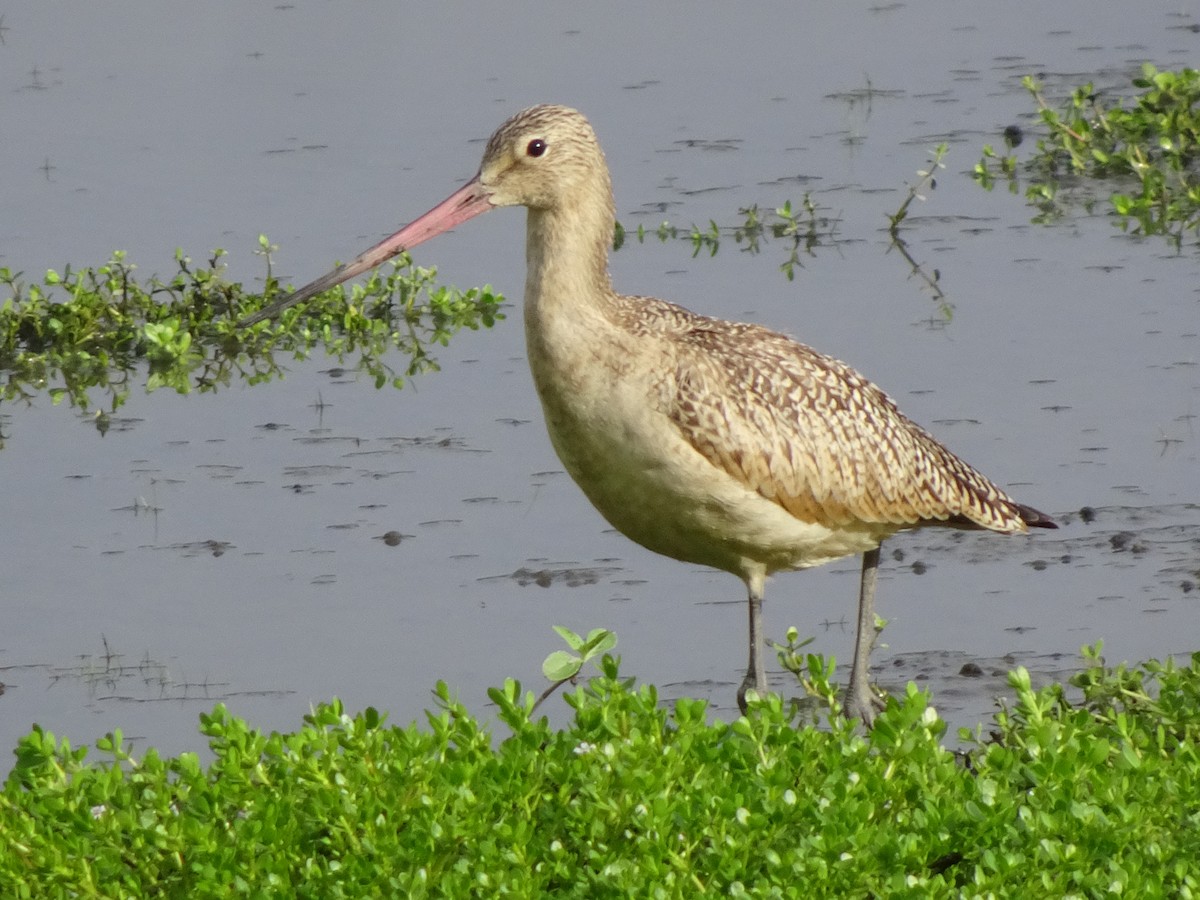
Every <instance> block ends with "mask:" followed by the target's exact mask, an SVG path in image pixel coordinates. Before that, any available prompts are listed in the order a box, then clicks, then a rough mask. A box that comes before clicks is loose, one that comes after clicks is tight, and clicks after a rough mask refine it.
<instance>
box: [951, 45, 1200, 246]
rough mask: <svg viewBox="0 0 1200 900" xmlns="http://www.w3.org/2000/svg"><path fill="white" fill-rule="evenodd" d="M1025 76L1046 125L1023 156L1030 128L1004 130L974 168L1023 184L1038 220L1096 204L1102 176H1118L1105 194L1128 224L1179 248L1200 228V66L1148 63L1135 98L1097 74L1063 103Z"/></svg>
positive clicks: (984, 176) (1014, 187) (1014, 185)
mask: <svg viewBox="0 0 1200 900" xmlns="http://www.w3.org/2000/svg"><path fill="white" fill-rule="evenodd" d="M1022 84H1023V85H1024V87H1025V89H1026V90H1028V91H1029V93H1030V95H1031V96H1032V98H1033V100H1034V102H1035V103H1036V104H1037V108H1038V115H1039V117H1040V120H1041V124H1042V125H1043V126H1044V128H1045V133H1044V134H1043V135H1042V136H1040V137H1039V138H1038V140H1037V142H1036V144H1035V145H1034V148H1035V149H1034V152H1033V153H1032V155H1030V156H1029V157H1028V158H1027V159H1025V160H1023V161H1021V160H1019V159H1018V158H1017V155H1016V153H1015V152H1014V151H1015V150H1016V148H1017V147H1018V146H1020V145H1021V144H1023V143H1024V140H1023V139H1024V135H1023V134H1022V132H1021V130H1020V129H1019V128H1017V127H1016V126H1010V127H1009V128H1007V129H1005V142H1006V145H1007V149H1006V151H1005V152H1003V153H1001V152H998V151H996V150H995V149H994V148H993V147H992V146H991V145H988V146H985V147H984V148H983V158H982V159H981V160H980V161H979V162H978V163H977V164H976V166H975V171H974V175H975V180H976V181H977V182H978V183H979V184H980V185H982V186H983V187H984V188H986V189H988V190H991V189H992V188H993V187H994V186H995V185H996V184H997V183H1000V182H1003V183H1007V185H1008V188H1009V190H1010V191H1011V192H1013V193H1019V192H1020V191H1021V188H1022V185H1024V193H1025V197H1026V199H1027V200H1028V201H1029V202H1030V204H1032V205H1033V206H1035V207H1036V208H1037V209H1038V214H1037V215H1036V216H1035V217H1034V221H1035V222H1040V223H1046V222H1051V221H1054V220H1055V219H1057V218H1059V217H1061V216H1062V215H1063V214H1064V211H1065V210H1066V209H1067V208H1068V207H1070V206H1072V205H1082V206H1083V207H1084V208H1085V209H1086V210H1087V211H1089V212H1090V211H1091V210H1092V209H1093V208H1094V206H1095V204H1096V203H1097V202H1098V201H1099V200H1100V197H1099V196H1098V195H1097V193H1096V191H1097V184H1096V182H1098V181H1100V182H1111V184H1112V186H1113V190H1111V191H1109V192H1108V194H1107V203H1108V205H1109V207H1110V209H1111V212H1112V214H1113V215H1114V216H1115V217H1116V221H1117V223H1118V224H1119V226H1120V227H1121V228H1122V229H1123V230H1126V231H1132V232H1133V233H1135V234H1143V235H1161V236H1163V237H1166V238H1167V239H1168V240H1169V241H1170V242H1171V243H1172V244H1173V245H1174V246H1175V248H1176V250H1179V249H1181V248H1182V245H1183V241H1184V239H1185V238H1186V237H1187V236H1188V234H1189V233H1191V234H1193V235H1195V236H1198V237H1200V171H1198V170H1197V161H1198V159H1200V109H1197V104H1198V103H1200V71H1197V70H1195V69H1182V70H1180V71H1178V72H1160V71H1159V70H1158V69H1156V68H1155V67H1154V66H1152V65H1150V64H1149V63H1146V64H1144V65H1143V66H1142V74H1141V76H1140V77H1138V78H1135V79H1133V86H1134V87H1135V88H1137V89H1138V90H1139V93H1137V94H1136V95H1135V96H1134V97H1132V98H1129V99H1128V100H1127V99H1126V98H1122V97H1117V98H1116V99H1115V100H1113V99H1112V98H1111V97H1110V96H1108V94H1107V92H1103V91H1098V90H1097V89H1096V88H1095V87H1094V86H1093V85H1092V83H1091V82H1089V83H1087V84H1085V85H1083V86H1082V87H1079V88H1076V89H1075V90H1074V91H1072V92H1071V96H1070V98H1069V99H1068V100H1067V101H1066V102H1065V103H1064V104H1063V105H1062V108H1061V109H1056V108H1054V107H1053V106H1052V105H1051V104H1050V103H1048V102H1047V101H1046V99H1045V97H1044V96H1043V92H1042V85H1041V84H1039V83H1038V82H1037V81H1036V80H1035V79H1034V78H1032V77H1026V78H1025V79H1024V80H1023V81H1022Z"/></svg>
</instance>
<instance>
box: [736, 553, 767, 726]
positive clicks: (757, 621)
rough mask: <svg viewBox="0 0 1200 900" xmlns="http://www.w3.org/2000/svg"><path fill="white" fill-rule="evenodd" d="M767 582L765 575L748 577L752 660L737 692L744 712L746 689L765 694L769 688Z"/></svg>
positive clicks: (739, 703) (739, 704) (739, 706)
mask: <svg viewBox="0 0 1200 900" xmlns="http://www.w3.org/2000/svg"><path fill="white" fill-rule="evenodd" d="M765 583H766V578H765V577H764V576H763V575H752V576H750V577H749V578H747V579H746V590H747V594H748V598H747V599H748V601H749V604H748V605H749V609H750V662H749V665H747V666H746V677H745V678H743V679H742V686H741V687H740V688H738V693H737V701H738V708H739V709H740V710H741V711H742V712H743V713H744V712H745V711H746V691H748V690H750V689H751V688H753V689H754V690H756V691H758V693H760V694H763V693H766V690H767V669H766V665H765V664H764V662H763V655H762V650H763V628H762V602H763V588H764V586H765Z"/></svg>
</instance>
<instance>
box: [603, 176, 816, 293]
mask: <svg viewBox="0 0 1200 900" xmlns="http://www.w3.org/2000/svg"><path fill="white" fill-rule="evenodd" d="M737 214H738V216H740V217H741V219H742V221H741V223H740V224H737V225H726V226H723V225H718V224H717V222H716V221H715V220H712V219H710V220H709V223H708V227H706V228H700V227H699V226H697V225H692V226H690V227H688V228H681V227H679V226H677V225H672V224H671V223H670V222H665V221H664V222H663V223H662V224H660V225H659V226H658V227H657V228H647V227H646V226H644V225H639V226H638V227H637V229H636V230H635V231H633V232H630V231H629V230H628V229H626V228H625V226H623V225H622V224H621V223H620V222H618V223H617V227H616V231H615V233H614V235H613V249H614V250H620V249H621V248H622V247H624V246H625V243H626V241H627V240H628V239H629V238H630V236H632V237H633V238H634V239H635V240H637V242H638V243H639V244H644V243H645V242H646V241H647V239H653V238H658V240H659V241H660V242H662V243H664V244H665V243H668V242H670V241H683V242H686V243H690V244H691V246H692V257H693V258H695V257H697V256H699V255H700V254H701V253H707V254H708V255H709V256H710V257H711V256H716V255H717V251H718V250H720V249H721V242H722V241H723V240H727V241H732V242H733V243H734V244H736V245H737V246H738V248H739V249H740V250H741V251H742V252H743V253H750V254H757V253H760V252H761V251H762V248H763V245H764V244H766V243H767V242H768V241H772V240H775V241H781V242H782V243H783V247H784V251H785V252H786V253H787V258H786V259H784V261H783V262H782V263H781V264H780V266H779V270H780V271H781V272H783V274H784V275H785V276H786V277H787V280H788V281H791V280H793V279H794V278H795V277H796V267H797V266H801V262H800V255H801V254H802V253H803V254H805V255H808V256H813V255H814V253H813V251H814V249H815V248H816V247H819V246H828V245H829V244H831V243H833V242H834V240H835V239H836V235H837V226H838V220H837V219H836V218H832V217H830V216H828V215H826V214H825V210H823V209H822V208H820V207H818V206H817V205H816V203H814V202H813V199H812V195H811V194H807V193H806V194H805V195H804V199H803V200H801V201H800V203H799V207H798V208H797V209H795V210H793V209H792V201H791V200H788V201H787V202H785V203H784V204H783V205H782V206H780V207H777V208H776V209H773V210H764V209H760V208H759V207H758V206H757V205H755V206H748V207H744V208H742V209H739V210H738V212H737Z"/></svg>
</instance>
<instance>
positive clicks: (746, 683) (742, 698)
mask: <svg viewBox="0 0 1200 900" xmlns="http://www.w3.org/2000/svg"><path fill="white" fill-rule="evenodd" d="M766 691H767V685H766V682H765V681H764V682H763V683H762V684H759V681H758V679H757V678H755V677H754V672H753V671H750V672H747V673H746V677H745V678H743V679H742V683H741V686H740V687H738V691H737V705H738V709H739V710H741V712H742V715H743V716H744V715H745V714H746V710H747V708H748V707H747V705H746V696H747V694H749V693H750V692H753V693H754V694H757V695H758V696H762V695H763V694H765V693H766Z"/></svg>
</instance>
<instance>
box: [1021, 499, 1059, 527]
mask: <svg viewBox="0 0 1200 900" xmlns="http://www.w3.org/2000/svg"><path fill="white" fill-rule="evenodd" d="M1017 511H1018V512H1019V513H1020V514H1021V521H1022V522H1024V523H1025V524H1026V525H1028V526H1029V527H1030V528H1057V527H1058V525H1057V524H1056V523H1055V521H1054V520H1053V519H1052V518H1050V517H1049V516H1048V515H1046V514H1045V513H1044V512H1039V511H1038V510H1036V509H1034V508H1033V507H1032V506H1026V505H1025V504H1023V503H1018V504H1017Z"/></svg>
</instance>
